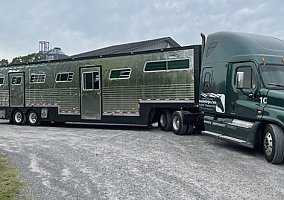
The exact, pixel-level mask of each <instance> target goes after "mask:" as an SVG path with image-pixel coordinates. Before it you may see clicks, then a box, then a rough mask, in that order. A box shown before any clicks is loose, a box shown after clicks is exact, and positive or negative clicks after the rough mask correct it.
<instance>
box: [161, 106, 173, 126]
mask: <svg viewBox="0 0 284 200" xmlns="http://www.w3.org/2000/svg"><path fill="white" fill-rule="evenodd" d="M159 127H160V128H161V130H163V131H170V130H171V129H172V115H171V112H170V111H169V110H163V112H162V113H161V115H160V119H159Z"/></svg>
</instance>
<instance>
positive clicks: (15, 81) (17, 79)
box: [12, 76, 22, 85]
mask: <svg viewBox="0 0 284 200" xmlns="http://www.w3.org/2000/svg"><path fill="white" fill-rule="evenodd" d="M21 83H22V77H21V76H14V77H13V78H12V85H21Z"/></svg>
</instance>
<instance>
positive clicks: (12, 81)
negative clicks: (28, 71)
mask: <svg viewBox="0 0 284 200" xmlns="http://www.w3.org/2000/svg"><path fill="white" fill-rule="evenodd" d="M9 90H10V107H24V106H25V93H24V91H25V77H24V73H23V72H13V73H9Z"/></svg>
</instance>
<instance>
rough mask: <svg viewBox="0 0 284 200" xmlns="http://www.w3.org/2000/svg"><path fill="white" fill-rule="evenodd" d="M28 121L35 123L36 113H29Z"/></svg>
mask: <svg viewBox="0 0 284 200" xmlns="http://www.w3.org/2000/svg"><path fill="white" fill-rule="evenodd" d="M29 121H30V123H31V124H35V123H36V122H37V115H36V113H34V112H32V113H30V115H29Z"/></svg>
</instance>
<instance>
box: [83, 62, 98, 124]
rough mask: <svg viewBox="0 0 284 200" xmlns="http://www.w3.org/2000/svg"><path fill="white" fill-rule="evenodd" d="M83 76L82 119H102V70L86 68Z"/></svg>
mask: <svg viewBox="0 0 284 200" xmlns="http://www.w3.org/2000/svg"><path fill="white" fill-rule="evenodd" d="M80 72H81V73H80V74H81V118H82V119H92V120H100V119H101V68H100V67H84V68H81V69H80Z"/></svg>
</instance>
